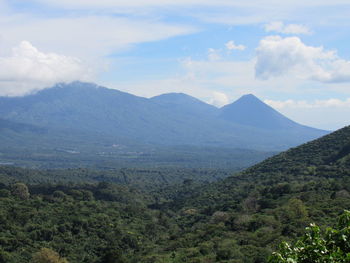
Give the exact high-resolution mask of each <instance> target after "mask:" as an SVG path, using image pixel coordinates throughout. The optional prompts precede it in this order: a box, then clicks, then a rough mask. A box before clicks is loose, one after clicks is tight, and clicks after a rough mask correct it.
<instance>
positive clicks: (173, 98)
mask: <svg viewBox="0 0 350 263" xmlns="http://www.w3.org/2000/svg"><path fill="white" fill-rule="evenodd" d="M150 100H151V101H153V102H155V103H157V104H159V105H161V106H162V107H166V108H168V109H170V110H173V111H180V112H183V113H185V114H194V115H198V116H212V117H214V116H216V115H217V113H218V109H217V108H216V107H214V106H212V105H209V104H207V103H204V102H202V101H200V100H198V99H196V98H194V97H191V96H189V95H186V94H184V93H167V94H162V95H159V96H155V97H152V98H151V99H150Z"/></svg>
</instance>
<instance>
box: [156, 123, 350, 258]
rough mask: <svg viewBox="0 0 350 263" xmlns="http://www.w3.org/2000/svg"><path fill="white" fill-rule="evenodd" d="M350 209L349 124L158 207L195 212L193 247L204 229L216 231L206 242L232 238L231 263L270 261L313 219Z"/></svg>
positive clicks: (326, 221) (328, 220)
mask: <svg viewBox="0 0 350 263" xmlns="http://www.w3.org/2000/svg"><path fill="white" fill-rule="evenodd" d="M349 208H350V127H345V128H343V129H341V130H338V131H336V132H334V133H332V134H330V135H327V136H325V137H323V138H321V139H318V140H315V141H312V142H310V143H307V144H304V145H301V146H299V147H296V148H293V149H290V150H288V151H286V152H284V153H281V154H278V155H276V156H274V157H271V158H269V159H267V160H266V161H263V162H261V163H260V164H257V165H255V166H253V167H251V168H249V169H247V170H245V171H244V172H241V173H238V174H235V175H232V176H230V177H228V178H226V179H224V180H222V181H221V182H218V183H214V184H210V185H207V186H205V187H192V188H191V187H190V186H187V187H184V188H183V189H182V190H181V191H179V192H177V193H176V194H174V195H173V201H171V202H170V203H167V204H163V207H161V208H160V209H163V210H166V209H170V210H173V211H182V212H183V213H185V212H186V211H187V212H188V213H189V211H191V213H192V214H191V215H187V217H186V220H184V219H182V223H183V224H184V225H185V226H187V227H188V228H187V231H185V232H186V234H184V235H185V236H186V237H187V238H188V239H190V241H188V242H189V243H191V242H192V244H196V245H192V248H194V247H200V246H201V245H203V243H201V242H199V240H201V236H203V233H208V232H210V231H214V232H215V234H211V236H209V237H208V236H207V238H208V239H207V240H206V242H209V243H215V242H216V243H219V244H220V242H228V241H227V240H231V241H232V242H233V243H231V244H234V245H232V246H233V247H232V249H231V252H228V253H231V255H230V257H229V256H228V258H234V259H236V260H237V261H233V262H266V260H267V257H268V255H269V254H270V253H271V251H272V250H274V249H275V247H276V245H277V244H278V243H279V242H280V241H281V240H289V239H291V238H293V237H295V236H299V235H300V234H301V233H302V232H303V230H304V228H305V227H306V226H307V225H309V224H310V223H312V222H317V223H318V224H320V225H321V226H323V227H325V226H331V225H332V224H334V223H335V218H337V216H338V215H340V214H341V213H342V212H343V211H344V210H346V209H349ZM213 222H216V223H213ZM213 228H214V229H215V230H214V229H213ZM185 229H186V228H185ZM193 229H195V230H193ZM208 229H211V230H208ZM196 242H198V243H196ZM199 262H201V261H199ZM223 262H226V261H223ZM227 262H229V261H227Z"/></svg>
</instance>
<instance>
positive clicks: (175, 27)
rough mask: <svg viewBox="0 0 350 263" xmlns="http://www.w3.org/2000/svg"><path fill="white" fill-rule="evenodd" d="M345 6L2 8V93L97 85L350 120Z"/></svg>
mask: <svg viewBox="0 0 350 263" xmlns="http://www.w3.org/2000/svg"><path fill="white" fill-rule="evenodd" d="M349 13H350V2H349V1H348V0H333V1H329V0H308V1H301V0H294V1H291V0H285V1H277V0H263V1H260V0H259V1H258V0H246V1H244V2H243V1H235V0H216V1H213V0H186V1H185V0H178V1H170V0H129V1H122V0H99V1H95V0H12V1H8V0H0V68H1V72H0V95H6V96H18V95H24V94H28V93H30V92H33V91H35V90H40V89H43V88H47V87H50V86H52V85H53V84H54V83H56V82H70V81H74V80H83V81H92V82H96V83H97V84H100V85H104V86H107V87H109V88H114V89H119V90H123V91H126V92H130V93H133V94H135V95H139V96H145V97H151V96H155V95H158V94H162V93H168V92H184V93H187V94H189V95H192V96H194V97H197V98H199V99H201V100H203V101H205V102H208V103H211V104H213V105H216V106H218V107H220V106H222V105H225V104H227V103H230V102H232V101H234V100H236V99H237V98H239V97H240V96H241V95H244V94H247V93H253V94H255V95H256V96H258V97H259V98H261V99H262V100H264V101H265V102H266V103H268V104H270V105H271V106H273V107H274V108H276V109H277V110H279V111H280V112H282V113H283V114H285V115H287V116H288V117H290V118H292V119H293V120H296V121H298V122H300V123H303V124H306V125H311V126H314V127H318V128H324V129H337V128H340V127H343V126H345V125H348V124H349V118H348V116H350V89H349V85H350V45H349V43H350V31H349V26H350V17H349V15H348V14H349Z"/></svg>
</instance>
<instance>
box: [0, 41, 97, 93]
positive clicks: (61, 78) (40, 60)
mask: <svg viewBox="0 0 350 263" xmlns="http://www.w3.org/2000/svg"><path fill="white" fill-rule="evenodd" d="M0 68H1V71H0V95H2V96H18V95H24V94H27V93H29V92H32V91H34V90H38V89H43V88H45V87H48V86H50V85H53V84H55V83H57V82H70V81H74V80H91V78H92V72H91V71H90V70H89V69H88V68H87V67H86V66H85V65H84V64H83V63H82V61H80V60H79V59H77V58H74V57H68V56H64V55H59V54H55V53H43V52H41V51H39V50H38V49H37V48H35V47H33V46H32V44H31V43H29V42H28V41H22V42H21V43H20V44H19V45H18V46H16V47H14V48H13V49H12V54H11V56H8V57H4V56H3V57H0Z"/></svg>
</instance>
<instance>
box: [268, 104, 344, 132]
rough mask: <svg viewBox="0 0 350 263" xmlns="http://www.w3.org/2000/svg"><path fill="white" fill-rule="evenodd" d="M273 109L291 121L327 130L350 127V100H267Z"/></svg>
mask: <svg viewBox="0 0 350 263" xmlns="http://www.w3.org/2000/svg"><path fill="white" fill-rule="evenodd" d="M265 103H267V104H269V105H270V106H272V107H273V108H275V109H277V110H279V111H280V112H281V113H282V114H285V115H286V116H288V117H290V118H291V119H293V120H295V121H297V122H299V123H302V124H307V125H310V126H312V127H317V128H321V129H326V130H335V129H339V128H342V127H344V126H346V125H349V124H350V122H349V115H350V98H347V99H343V100H341V99H326V100H315V101H306V100H285V101H279V100H265Z"/></svg>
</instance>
